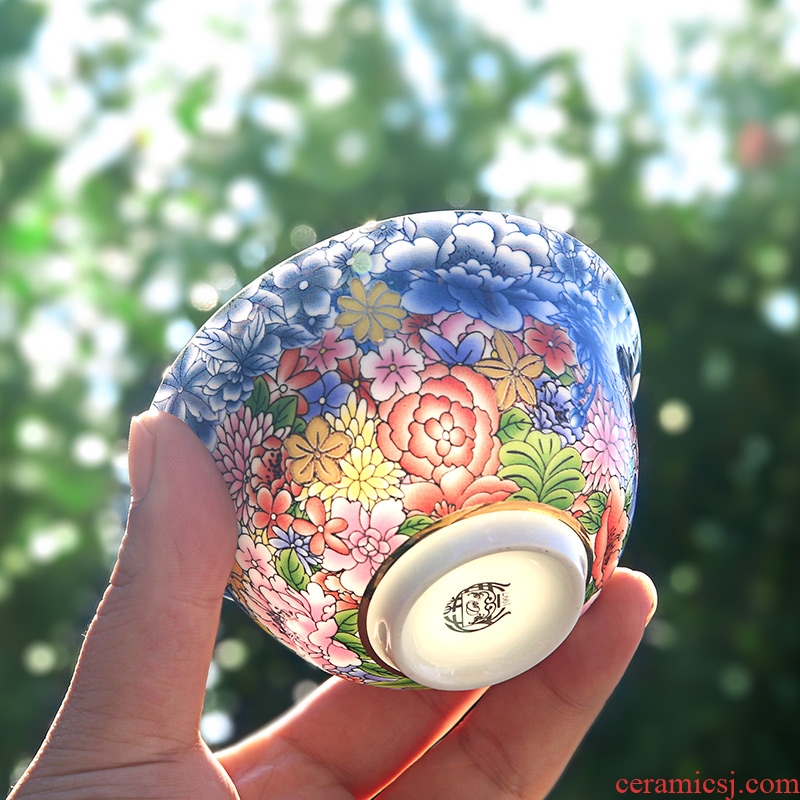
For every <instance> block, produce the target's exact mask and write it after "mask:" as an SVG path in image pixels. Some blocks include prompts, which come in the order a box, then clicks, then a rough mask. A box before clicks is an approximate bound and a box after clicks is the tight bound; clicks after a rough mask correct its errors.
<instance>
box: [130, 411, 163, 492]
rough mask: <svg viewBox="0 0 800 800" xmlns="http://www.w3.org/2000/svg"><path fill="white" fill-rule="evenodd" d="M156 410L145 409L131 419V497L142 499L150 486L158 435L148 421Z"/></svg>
mask: <svg viewBox="0 0 800 800" xmlns="http://www.w3.org/2000/svg"><path fill="white" fill-rule="evenodd" d="M153 415H154V412H152V411H145V412H144V413H143V414H139V416H137V417H134V418H133V419H132V420H131V429H130V434H129V435H128V477H129V480H130V484H131V499H132V501H133V502H134V503H136V502H138V501H139V500H141V499H142V498H143V497H144V496H145V495H146V494H147V490H148V489H149V488H150V480H151V478H152V477H153V465H154V463H155V454H156V437H155V435H154V434H153V432H152V431H151V430H150V429H149V427H148V425H147V423H148V421H149V420H151V419H152V418H153Z"/></svg>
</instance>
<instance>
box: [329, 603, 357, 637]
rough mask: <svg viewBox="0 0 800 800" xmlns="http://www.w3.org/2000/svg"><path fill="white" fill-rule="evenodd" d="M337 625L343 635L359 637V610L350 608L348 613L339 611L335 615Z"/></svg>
mask: <svg viewBox="0 0 800 800" xmlns="http://www.w3.org/2000/svg"><path fill="white" fill-rule="evenodd" d="M333 618H334V619H335V620H336V625H337V626H338V628H339V631H340V632H341V633H349V634H352V635H353V636H356V635H358V609H357V608H350V609H348V610H347V611H339V612H338V613H336V614H334V615H333Z"/></svg>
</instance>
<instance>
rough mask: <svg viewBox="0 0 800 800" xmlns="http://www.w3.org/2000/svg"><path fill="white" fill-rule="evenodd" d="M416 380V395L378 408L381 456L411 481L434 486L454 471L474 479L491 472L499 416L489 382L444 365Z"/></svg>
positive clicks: (495, 457) (495, 464)
mask: <svg viewBox="0 0 800 800" xmlns="http://www.w3.org/2000/svg"><path fill="white" fill-rule="evenodd" d="M420 378H421V379H422V383H421V385H420V388H419V391H417V392H414V393H412V394H407V395H405V396H403V397H401V398H400V399H399V400H398V401H397V402H395V403H393V402H391V401H387V402H384V403H382V404H381V406H380V409H379V411H380V416H381V418H382V419H383V420H384V421H386V422H387V423H388V424H387V425H381V426H380V427H379V428H378V445H379V446H380V448H381V450H382V452H383V453H384V455H385V456H386V457H387V458H388V459H390V460H391V461H395V462H399V463H400V466H401V467H403V469H405V470H406V472H408V473H409V474H410V475H411V476H413V477H417V478H424V479H425V480H433V481H434V482H437V483H438V481H439V480H440V478H441V476H442V475H444V473H445V472H447V471H449V470H451V469H455V468H456V467H466V468H467V469H468V470H469V471H470V472H471V473H472V474H473V475H474V476H476V477H477V476H479V475H486V474H493V473H496V472H497V469H498V467H499V466H500V462H499V457H498V454H499V452H500V440H499V439H498V438H497V437H496V436H495V433H496V431H497V428H498V425H499V420H500V412H499V410H498V408H497V399H496V397H495V393H494V389H493V388H492V385H491V383H489V381H488V380H486V378H484V377H483V376H481V375H479V374H478V373H477V372H475V371H474V370H472V369H470V368H469V367H461V366H455V367H452V368H451V369H449V370H448V369H447V367H445V366H444V365H443V364H434V365H433V366H430V367H428V368H427V369H425V370H424V371H423V372H422V373H421V375H420Z"/></svg>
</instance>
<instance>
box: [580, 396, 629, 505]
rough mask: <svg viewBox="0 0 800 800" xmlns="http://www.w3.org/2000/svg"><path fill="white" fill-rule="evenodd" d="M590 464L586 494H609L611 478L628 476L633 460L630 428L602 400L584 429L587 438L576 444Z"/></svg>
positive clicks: (587, 466)
mask: <svg viewBox="0 0 800 800" xmlns="http://www.w3.org/2000/svg"><path fill="white" fill-rule="evenodd" d="M575 448H576V449H577V450H579V451H580V454H581V458H582V459H583V463H584V464H585V465H586V470H585V471H584V474H585V475H586V487H585V488H584V491H585V492H589V491H593V490H599V491H602V492H605V491H608V489H609V487H610V485H611V478H612V477H614V476H623V477H626V476H627V475H628V474H629V473H630V469H631V463H632V461H633V435H632V429H631V426H630V425H623V424H622V421H621V420H620V419H619V418H618V417H617V415H616V413H615V412H614V407H613V406H612V405H611V404H610V403H607V402H605V400H604V399H603V398H602V396H601V397H599V398H598V399H597V400H595V403H594V404H593V405H592V411H591V412H590V413H589V418H588V419H587V421H586V425H585V426H584V428H583V438H582V439H581V440H580V441H579V442H576V443H575Z"/></svg>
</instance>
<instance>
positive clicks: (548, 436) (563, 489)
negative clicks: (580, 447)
mask: <svg viewBox="0 0 800 800" xmlns="http://www.w3.org/2000/svg"><path fill="white" fill-rule="evenodd" d="M500 463H501V464H502V465H503V466H502V468H501V469H500V471H499V472H498V475H499V476H500V477H501V478H503V479H508V480H512V481H514V482H515V483H516V484H517V486H519V488H520V491H519V492H515V493H514V494H513V495H512V497H513V498H515V499H518V500H529V501H531V502H535V503H544V504H546V505H550V506H554V507H555V508H560V509H562V510H566V509H567V508H569V507H570V506H571V505H572V503H573V502H574V501H575V495H576V494H577V493H578V492H580V491H581V489H583V486H584V484H585V483H586V479H585V478H584V477H583V473H582V472H581V454H580V453H579V452H578V451H577V450H576V449H575V448H574V447H564V446H563V445H562V443H561V439H560V438H559V436H558V434H557V433H541V432H540V431H531V432H530V433H529V434H528V435H527V436H526V437H525V441H523V442H519V441H516V440H513V441H510V442H508V443H506V444H504V445H503V446H502V447H501V448H500Z"/></svg>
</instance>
